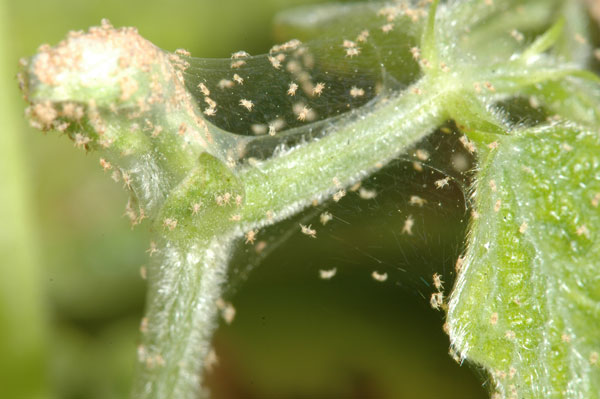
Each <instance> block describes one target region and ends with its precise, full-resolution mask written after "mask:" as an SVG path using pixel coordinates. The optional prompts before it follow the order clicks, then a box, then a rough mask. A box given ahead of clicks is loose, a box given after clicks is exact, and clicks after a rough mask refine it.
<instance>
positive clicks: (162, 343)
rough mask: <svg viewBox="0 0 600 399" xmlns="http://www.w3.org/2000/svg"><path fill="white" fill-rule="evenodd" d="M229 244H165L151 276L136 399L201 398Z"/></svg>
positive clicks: (227, 240) (226, 241) (201, 241)
mask: <svg viewBox="0 0 600 399" xmlns="http://www.w3.org/2000/svg"><path fill="white" fill-rule="evenodd" d="M232 243H233V240H232V238H231V236H230V237H226V236H221V237H215V238H213V239H211V240H204V239H198V240H196V241H195V242H194V243H193V244H191V245H190V243H189V242H187V241H186V242H185V245H182V244H183V243H181V242H173V241H166V242H165V243H164V244H163V245H162V246H161V249H160V250H159V255H158V256H157V259H156V263H155V264H154V265H153V267H152V268H151V269H150V270H149V274H148V280H149V289H148V298H147V310H146V317H145V318H144V320H143V321H142V336H143V340H142V344H141V345H140V346H139V347H138V360H139V361H140V364H139V370H138V373H139V375H138V378H137V380H136V384H137V385H136V386H135V388H134V389H135V392H134V397H143V398H157V399H158V398H161V399H162V398H196V397H205V396H207V392H206V391H204V390H202V387H201V376H202V370H203V364H204V362H205V360H206V359H207V356H208V355H209V351H210V340H211V336H212V333H213V331H214V329H215V328H216V325H217V323H216V319H217V311H218V308H217V305H216V303H217V300H218V299H219V297H220V295H221V286H222V284H223V282H224V279H225V274H226V270H227V264H228V261H229V256H230V252H231V247H232Z"/></svg>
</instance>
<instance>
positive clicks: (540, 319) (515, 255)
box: [448, 125, 600, 398]
mask: <svg viewBox="0 0 600 399" xmlns="http://www.w3.org/2000/svg"><path fill="white" fill-rule="evenodd" d="M492 147H493V146H492ZM475 198H476V210H477V212H478V217H477V218H475V220H474V222H473V226H472V231H471V235H470V242H469V248H468V251H467V253H466V257H465V260H464V263H463V267H462V271H461V272H460V274H459V277H458V281H457V285H456V287H455V291H454V292H453V295H452V298H451V301H450V308H449V312H448V323H449V327H450V338H451V342H452V345H453V349H454V350H456V351H457V352H458V354H460V356H461V358H462V359H470V360H472V361H474V362H476V363H477V364H479V365H481V366H483V367H485V369H486V370H487V371H488V372H489V373H490V377H491V380H492V383H493V387H494V389H495V391H496V396H497V397H502V398H509V397H519V398H557V397H560V398H592V397H599V395H600V368H599V365H598V362H599V359H598V354H599V353H600V336H599V335H598V334H597V333H596V332H597V331H598V329H599V328H600V273H599V270H598V264H599V259H600V232H599V231H598V227H599V226H600V208H599V207H598V202H599V201H600V137H599V136H598V134H597V133H596V132H589V131H584V130H583V129H580V128H577V127H573V126H572V125H561V126H550V127H544V128H536V129H532V130H527V131H521V132H517V133H515V134H514V135H510V136H500V137H499V141H498V147H497V148H496V149H492V150H491V151H490V152H489V154H488V155H487V159H485V160H484V161H483V165H482V168H481V171H480V172H479V175H478V179H477V183H476V185H475Z"/></svg>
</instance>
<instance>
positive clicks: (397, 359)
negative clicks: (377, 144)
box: [0, 0, 487, 399]
mask: <svg viewBox="0 0 600 399" xmlns="http://www.w3.org/2000/svg"><path fill="white" fill-rule="evenodd" d="M316 2H317V1H308V0H257V1H246V0H221V1H214V0H210V1H208V0H196V1H183V0H172V1H168V2H167V1H150V0H144V1H141V0H135V1H127V2H123V1H116V0H102V1H100V0H87V1H81V0H52V1H41V0H37V1H34V0H21V1H19V2H16V1H11V2H9V1H4V0H0V120H1V121H2V131H1V132H0V397H1V398H73V399H74V398H124V397H128V396H129V395H128V393H129V387H130V385H131V378H132V375H133V369H134V364H135V351H136V346H137V342H138V326H139V322H140V318H141V316H142V312H143V306H144V294H145V292H144V290H145V284H144V281H143V280H142V279H141V278H140V275H139V269H140V266H142V265H144V264H145V263H146V262H147V261H148V257H147V254H146V252H145V250H146V249H147V248H148V242H149V235H148V233H147V231H146V227H147V226H145V225H142V226H141V227H138V228H136V230H134V231H131V228H130V225H129V222H128V220H127V218H125V217H121V216H122V215H123V213H124V208H125V203H126V201H127V194H126V193H125V191H124V190H122V188H121V187H120V185H119V184H115V183H114V182H113V181H112V180H111V179H110V178H109V177H108V176H106V175H104V174H103V172H102V169H101V168H100V166H99V164H98V157H97V156H96V155H95V154H85V153H84V152H82V151H78V150H75V149H74V148H73V145H72V143H71V142H70V141H69V140H68V139H67V138H66V137H64V136H59V135H58V134H57V133H55V132H51V133H49V134H48V135H47V136H50V137H46V135H43V134H41V133H40V132H39V131H35V130H33V129H31V128H29V127H28V125H27V123H26V121H25V120H24V118H23V116H22V115H23V110H24V108H25V103H24V102H23V100H22V99H21V97H20V93H19V91H18V88H17V82H16V79H15V78H14V77H15V74H16V70H17V61H18V59H19V58H20V57H23V56H30V55H33V54H34V53H35V52H36V49H37V47H38V46H39V45H40V44H42V43H50V44H56V43H57V42H58V41H60V40H61V39H62V38H63V37H64V36H65V35H66V33H67V31H69V30H77V29H87V28H88V27H89V26H92V25H98V24H99V22H100V20H101V18H108V19H110V21H111V22H112V23H113V24H114V25H115V26H135V27H137V28H138V29H139V31H140V33H141V34H142V35H143V36H144V37H146V38H147V39H149V40H150V41H152V42H153V43H155V44H156V45H158V46H159V47H162V48H164V49H166V50H170V51H172V50H174V49H176V48H181V47H183V48H186V49H188V50H190V51H191V52H192V54H193V55H195V56H200V57H228V56H229V55H230V54H231V53H232V52H234V51H237V50H240V49H243V50H246V51H248V52H250V53H251V54H257V53H262V52H266V51H267V50H268V49H269V48H270V47H271V45H272V44H273V43H274V42H276V41H279V40H278V38H275V37H274V36H273V29H272V25H271V21H272V18H273V16H274V15H275V13H276V12H277V11H278V10H282V9H285V8H289V7H291V6H294V5H298V4H307V3H316ZM405 166H406V165H404V164H402V163H398V164H397V165H395V166H392V167H391V168H386V169H385V170H384V171H382V173H381V174H379V175H378V176H376V177H374V178H372V179H371V181H370V183H371V185H375V186H378V187H379V188H380V192H381V196H379V197H378V200H377V201H376V202H373V203H370V204H369V206H365V205H363V203H360V202H359V201H356V200H353V199H348V200H347V202H346V203H344V204H343V205H340V208H339V209H334V211H335V213H334V214H336V215H338V216H340V217H341V216H343V219H344V220H345V221H346V222H347V223H338V224H333V227H331V228H330V230H328V231H327V234H324V237H323V239H322V240H315V241H314V242H311V243H307V240H306V237H300V236H299V235H298V234H293V235H292V237H291V238H290V239H289V240H288V241H287V242H286V243H284V244H282V245H280V246H279V247H278V248H277V249H276V250H275V251H274V252H273V253H272V254H270V255H269V256H268V257H267V258H266V260H265V261H264V262H262V264H261V265H260V266H258V267H256V268H254V269H252V271H251V272H250V273H245V272H246V271H248V270H249V268H248V267H246V263H248V260H247V259H248V256H247V255H249V254H246V252H247V251H248V249H247V248H242V249H240V251H239V253H238V254H237V256H236V263H235V264H234V267H233V272H232V273H234V274H235V273H236V272H238V271H239V272H240V273H242V272H244V274H247V275H248V276H247V279H246V281H245V282H244V284H239V285H237V286H236V287H237V288H236V289H230V292H229V294H230V298H229V299H230V300H231V301H232V302H233V303H234V305H235V307H236V309H237V316H236V320H235V321H234V323H233V324H232V325H230V326H226V325H222V326H220V328H219V330H218V332H217V334H216V336H215V345H216V351H217V354H218V356H219V358H220V363H219V365H218V366H217V367H216V368H215V370H213V371H212V372H211V373H209V374H208V375H207V377H208V383H209V384H210V386H211V388H212V390H213V392H214V397H215V398H322V397H323V398H325V397H327V398H363V397H364V398H367V397H368V398H485V397H487V394H486V391H485V389H484V388H482V386H481V385H482V384H481V382H480V380H479V379H478V378H477V377H476V375H475V373H474V372H473V370H470V369H469V368H468V367H466V366H463V367H459V366H458V365H457V364H456V363H455V362H454V361H453V360H452V359H451V358H450V357H449V356H448V354H447V352H448V340H447V337H446V336H445V335H444V334H443V332H442V323H443V319H442V317H441V313H438V312H434V311H433V310H431V309H430V308H429V307H428V298H429V295H430V294H431V292H432V289H431V287H429V284H430V281H431V275H432V274H433V272H435V271H438V272H446V273H444V275H445V278H446V280H447V281H450V280H451V278H452V276H451V273H450V270H452V267H453V264H454V261H455V259H456V256H457V255H458V254H459V253H460V250H461V245H462V237H463V234H464V230H463V229H464V225H465V220H464V219H465V218H464V214H465V211H464V209H463V208H462V205H461V204H462V202H461V201H462V197H461V192H460V190H459V189H457V188H455V190H454V191H453V194H452V195H450V197H451V198H449V199H440V203H441V202H442V201H449V203H452V205H445V206H444V207H443V208H444V209H443V212H442V213H441V214H440V213H439V211H435V210H434V208H435V207H433V206H432V207H430V208H427V210H425V211H424V213H423V214H422V215H418V216H417V217H416V219H417V220H419V221H427V226H428V228H427V229H426V230H423V231H421V230H419V229H418V228H416V231H417V234H416V236H417V238H418V239H415V241H414V242H408V241H407V242H399V238H398V237H397V236H396V235H394V231H396V232H398V231H400V230H401V228H402V222H403V220H404V219H405V217H404V216H403V218H398V217H397V210H398V209H397V208H398V207H397V206H396V204H397V203H398V201H400V200H401V199H402V198H404V197H406V195H407V194H409V193H408V192H406V190H405V189H403V188H402V187H407V184H408V186H412V187H416V186H418V185H420V184H421V183H418V184H417V183H414V182H413V183H410V182H411V180H410V179H412V178H413V177H414V176H413V177H411V175H410V174H407V175H406V176H407V177H406V178H400V177H399V176H402V174H403V173H404V172H403V171H404V170H405V169H406V168H405ZM431 178H433V177H431ZM437 178H439V177H437ZM407 182H408V183H407ZM423 195H427V194H423ZM457 201H458V203H457ZM404 202H405V201H404ZM436 212H437V213H436ZM404 215H406V213H404ZM302 217H305V218H308V217H310V215H303V216H302ZM292 225H294V226H297V224H293V223H292V224H288V225H285V224H284V225H282V226H277V227H276V228H273V231H272V232H270V233H265V234H271V235H272V236H277V235H278V234H285V233H286V231H288V230H287V229H288V227H289V226H292ZM336 226H337V227H336ZM333 267H336V268H337V270H338V275H337V276H336V277H334V279H332V280H331V281H323V280H320V279H319V278H318V270H319V269H330V268H333ZM375 268H377V270H379V271H387V272H388V273H389V275H390V278H389V280H388V281H386V282H385V283H378V282H375V281H374V280H373V279H371V277H370V274H371V272H372V271H373V270H375ZM403 270H406V271H403ZM449 284H450V283H448V284H447V285H449Z"/></svg>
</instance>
